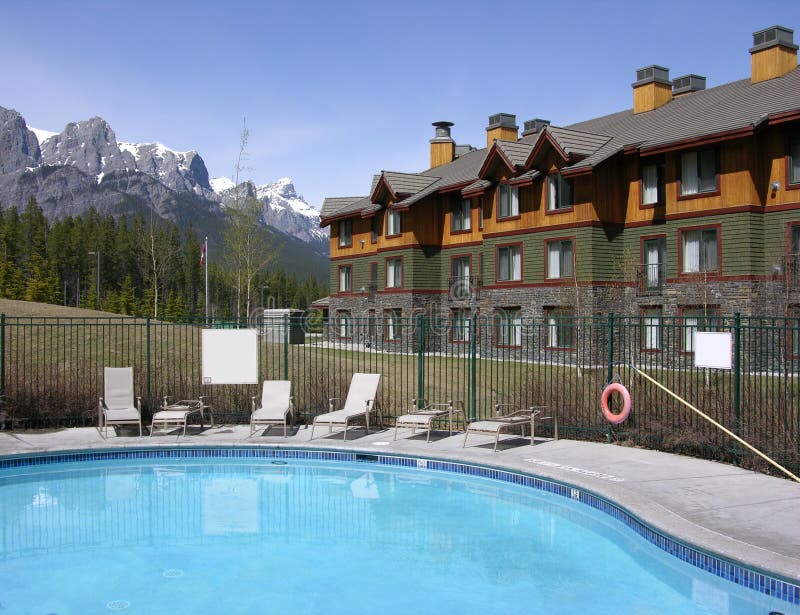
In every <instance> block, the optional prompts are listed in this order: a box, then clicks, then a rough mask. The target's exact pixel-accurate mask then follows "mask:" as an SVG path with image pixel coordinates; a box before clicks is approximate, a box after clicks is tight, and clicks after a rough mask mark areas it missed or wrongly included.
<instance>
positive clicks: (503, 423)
mask: <svg viewBox="0 0 800 615" xmlns="http://www.w3.org/2000/svg"><path fill="white" fill-rule="evenodd" d="M513 407H514V406H513V405H511V404H497V405H496V406H495V407H494V412H495V415H494V417H492V418H491V419H486V420H484V421H475V422H472V423H470V424H469V425H467V433H466V434H464V444H462V445H461V446H462V448H463V447H465V446H466V445H467V438H469V434H471V433H482V434H488V435H494V451H495V452H497V443H498V441H499V440H500V433H501V432H503V431H512V430H515V429H516V428H519V429H520V431H521V435H522V436H523V437H524V436H525V426H526V425H530V426H531V446H533V445H534V438H535V430H534V424H535V422H536V421H537V420H544V419H550V418H553V417H550V416H542V413H544V412H546V411H547V406H531V407H530V408H524V409H522V410H515V411H511V412H508V410H506V412H507V413H506V414H501V412H500V410H501V408H506V409H508V408H513ZM555 430H556V431H555V433H556V439H558V435H557V434H558V423H556V427H555Z"/></svg>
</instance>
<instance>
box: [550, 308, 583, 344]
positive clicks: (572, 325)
mask: <svg viewBox="0 0 800 615" xmlns="http://www.w3.org/2000/svg"><path fill="white" fill-rule="evenodd" d="M543 311H544V322H545V349H546V350H554V351H559V352H571V351H573V350H574V349H575V334H576V331H575V329H576V322H575V321H576V318H575V308H573V307H572V306H567V305H552V306H546V307H545V308H544V309H543ZM553 313H556V314H559V313H562V314H563V315H562V316H561V318H562V319H569V321H570V322H569V324H564V323H563V322H556V323H555V325H553V324H551V322H550V319H551V318H553V317H554V316H553ZM555 318H558V316H555ZM553 326H555V327H556V329H555V331H556V334H555V337H556V340H555V342H556V343H555V344H553V343H552V342H553V339H552V337H551V331H552V330H553V329H552V327H553ZM565 330H566V331H569V339H568V340H566V341H567V342H568V344H562V343H561V338H562V337H563V336H562V332H563V331H565Z"/></svg>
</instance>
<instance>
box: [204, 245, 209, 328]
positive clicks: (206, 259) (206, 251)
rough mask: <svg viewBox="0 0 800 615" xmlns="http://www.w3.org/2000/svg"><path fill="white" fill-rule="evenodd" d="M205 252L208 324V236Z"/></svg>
mask: <svg viewBox="0 0 800 615" xmlns="http://www.w3.org/2000/svg"><path fill="white" fill-rule="evenodd" d="M203 248H204V249H203V252H204V256H205V258H204V259H203V260H204V261H205V266H206V326H208V237H207V236H206V241H205V244H203Z"/></svg>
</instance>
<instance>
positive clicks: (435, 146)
mask: <svg viewBox="0 0 800 615" xmlns="http://www.w3.org/2000/svg"><path fill="white" fill-rule="evenodd" d="M432 126H435V127H436V135H435V136H434V137H433V139H431V168H434V167H439V166H441V165H443V164H447V163H448V162H453V158H454V157H455V150H456V142H455V141H453V139H452V137H451V136H450V127H451V126H453V122H434V123H433V124H432Z"/></svg>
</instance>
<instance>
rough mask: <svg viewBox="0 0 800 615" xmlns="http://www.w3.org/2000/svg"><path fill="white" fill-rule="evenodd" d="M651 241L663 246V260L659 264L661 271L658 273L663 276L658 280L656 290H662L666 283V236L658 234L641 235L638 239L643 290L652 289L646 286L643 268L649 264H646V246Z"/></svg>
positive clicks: (645, 275) (645, 273)
mask: <svg viewBox="0 0 800 615" xmlns="http://www.w3.org/2000/svg"><path fill="white" fill-rule="evenodd" d="M651 241H658V242H660V243H661V245H662V246H663V254H662V256H663V260H662V261H661V262H660V264H661V270H660V271H659V275H663V279H660V280H659V286H657V287H656V288H659V289H663V288H664V286H665V285H666V283H667V235H666V234H660V235H643V236H642V237H640V238H639V264H640V266H641V267H642V270H643V276H644V278H645V289H647V290H652V287H650V286H647V285H646V284H647V277H648V275H647V271H646V270H645V267H647V266H649V265H650V264H651V263H648V262H647V250H646V247H647V244H648V243H649V242H651Z"/></svg>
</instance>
